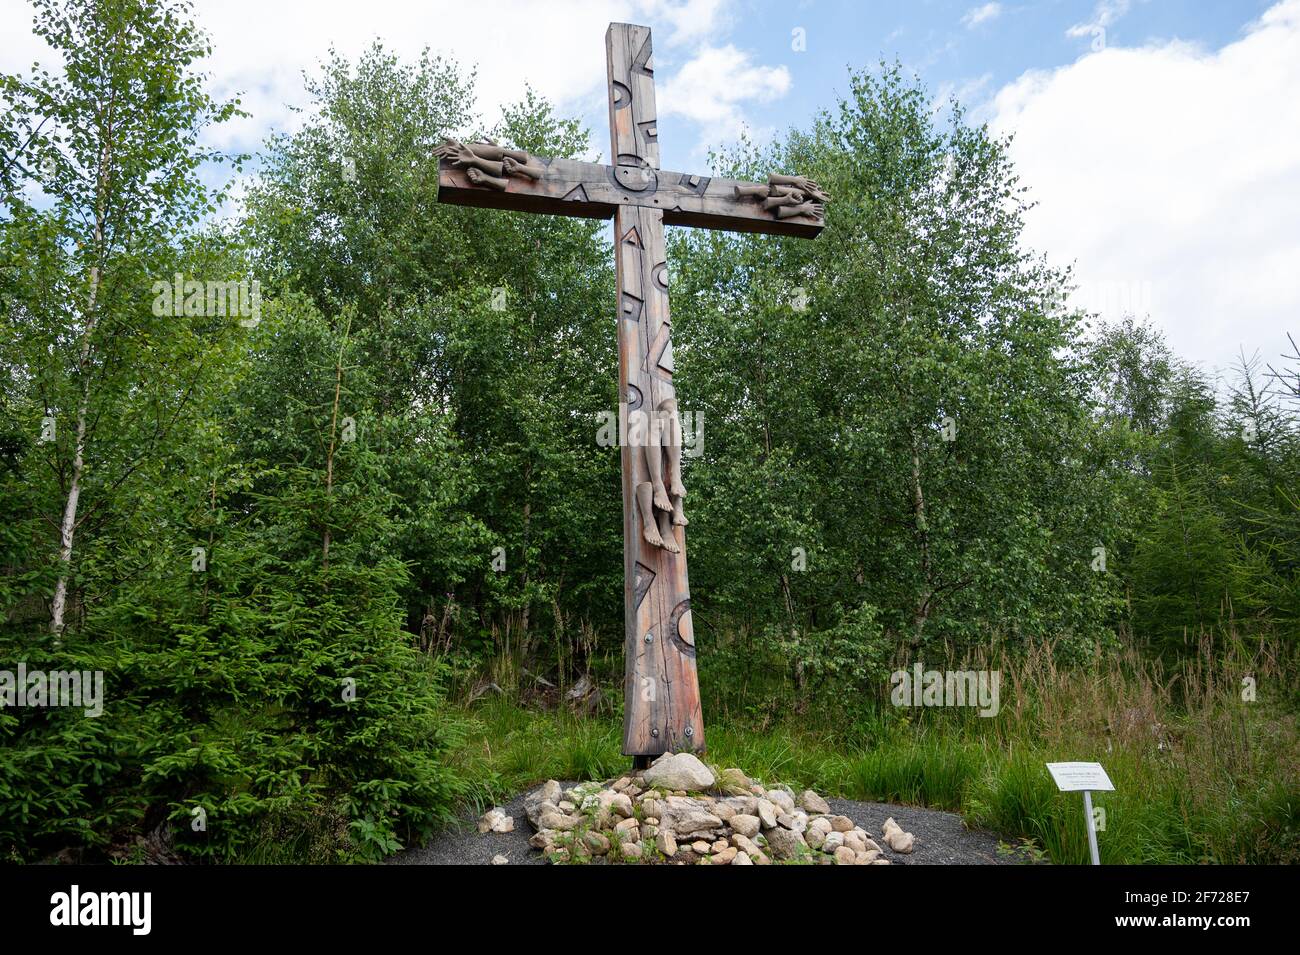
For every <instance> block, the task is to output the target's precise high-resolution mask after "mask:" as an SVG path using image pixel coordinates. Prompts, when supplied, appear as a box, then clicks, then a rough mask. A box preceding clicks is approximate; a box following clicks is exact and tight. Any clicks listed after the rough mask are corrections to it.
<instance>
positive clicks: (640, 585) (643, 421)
mask: <svg viewBox="0 0 1300 955" xmlns="http://www.w3.org/2000/svg"><path fill="white" fill-rule="evenodd" d="M605 51H606V57H607V63H608V69H609V128H610V136H611V140H612V149H611V153H612V155H613V159H614V161H613V164H612V165H601V164H599V163H586V162H576V161H573V160H568V159H546V158H543V157H536V156H531V155H529V154H527V153H524V152H522V151H518V150H510V149H503V148H502V147H499V146H496V145H495V144H492V143H471V144H468V145H466V144H463V143H459V142H455V141H450V140H449V141H448V143H447V144H446V145H445V146H443V147H442V148H440V149H439V155H440V157H442V161H441V163H440V166H439V171H438V199H439V201H440V202H450V203H456V204H459V205H467V206H483V207H486V208H490V209H513V210H522V211H526V212H544V213H551V214H554V215H566V216H584V217H588V218H599V219H609V218H613V220H614V245H615V255H616V259H617V263H616V264H617V273H618V365H619V371H618V382H619V395H620V408H619V412H620V414H619V420H620V444H621V445H622V464H623V574H624V583H623V601H624V641H625V651H626V658H625V680H624V690H623V692H624V709H623V752H624V753H625V754H626V755H629V756H634V757H636V760H637V763H638V765H645V763H646V762H647V761H648V759H649V757H651V756H655V755H658V754H659V753H663V752H669V751H671V752H679V751H681V750H696V751H703V749H704V718H703V715H702V713H701V708H700V690H699V682H698V679H697V677H696V669H695V630H694V626H693V624H692V621H691V598H690V586H689V583H688V581H687V575H686V532H685V517H684V512H683V507H682V501H681V498H682V497H683V496H684V494H685V491H684V489H683V488H681V487H680V479H679V478H677V479H676V481H675V482H674V478H675V477H676V475H677V474H679V473H680V472H679V471H677V470H675V469H676V468H679V462H680V453H681V447H680V435H681V427H680V422H679V419H678V417H677V414H676V391H675V389H674V387H673V357H672V355H673V352H672V341H671V332H672V325H671V322H670V320H669V314H668V269H667V261H666V255H665V252H664V225H665V224H668V225H688V226H699V227H701V228H705V229H728V230H731V231H736V232H763V233H768V234H772V235H791V236H801V237H804V238H813V237H815V236H816V235H817V234H818V233H819V232H821V230H822V226H823V224H824V223H823V218H822V216H823V206H822V203H823V202H825V200H826V196H825V195H824V194H823V193H822V192H821V190H820V189H819V188H818V187H817V185H816V183H811V182H808V181H807V180H805V179H803V178H802V177H799V176H776V175H774V176H770V177H769V178H768V182H767V183H763V184H760V183H749V182H737V181H736V180H734V179H720V178H717V177H710V176H693V175H689V174H685V173H676V172H664V171H662V170H660V168H659V129H658V120H657V116H656V113H655V88H654V66H653V65H652V64H653V60H652V47H651V45H650V28H649V27H643V26H634V25H632V24H629V23H611V24H610V26H609V30H608V31H607V32H606V34H605ZM674 442H676V455H675V457H674V454H673V451H672V445H673V443H674ZM661 468H662V471H661V470H660V469H661ZM678 492H680V493H678Z"/></svg>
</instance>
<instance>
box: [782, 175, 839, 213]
mask: <svg viewBox="0 0 1300 955" xmlns="http://www.w3.org/2000/svg"><path fill="white" fill-rule="evenodd" d="M791 178H792V180H793V181H792V183H791V184H792V185H793V186H794V187H795V188H796V189H800V190H802V191H803V192H805V193H807V194H808V195H810V196H812V197H813V198H814V199H817V200H819V201H821V202H829V201H830V198H831V197H830V196H828V195H827V194H826V193H824V192H822V187H821V186H819V185H817V183H815V182H813V181H812V180H811V179H808V178H807V177H805V176H793V177H791ZM818 215H820V213H818Z"/></svg>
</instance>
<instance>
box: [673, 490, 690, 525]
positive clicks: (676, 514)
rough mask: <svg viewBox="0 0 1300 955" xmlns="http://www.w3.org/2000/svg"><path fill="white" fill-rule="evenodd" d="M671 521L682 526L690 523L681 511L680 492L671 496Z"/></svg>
mask: <svg viewBox="0 0 1300 955" xmlns="http://www.w3.org/2000/svg"><path fill="white" fill-rule="evenodd" d="M673 523H674V524H678V525H680V526H682V527H685V526H686V525H687V524H689V523H690V521H688V520H687V519H686V515H685V513H683V511H682V495H680V494H678V495H676V496H674V497H673Z"/></svg>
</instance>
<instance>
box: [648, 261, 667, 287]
mask: <svg viewBox="0 0 1300 955" xmlns="http://www.w3.org/2000/svg"><path fill="white" fill-rule="evenodd" d="M650 281H652V282H654V284H655V285H656V286H657V287H658V288H659V289H661V290H662V291H665V292H667V291H668V263H667V262H660V263H659V264H658V265H656V266H655V267H654V270H653V271H652V272H651V273H650Z"/></svg>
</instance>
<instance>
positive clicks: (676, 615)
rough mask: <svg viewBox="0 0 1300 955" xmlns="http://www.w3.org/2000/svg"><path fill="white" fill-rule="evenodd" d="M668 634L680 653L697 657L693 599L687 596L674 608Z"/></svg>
mask: <svg viewBox="0 0 1300 955" xmlns="http://www.w3.org/2000/svg"><path fill="white" fill-rule="evenodd" d="M668 636H669V639H671V640H672V642H673V646H675V647H676V648H677V650H678V652H679V653H681V654H682V655H683V656H688V657H691V658H694V657H695V626H694V624H693V623H692V622H691V599H690V598H689V597H687V598H686V599H685V600H683V601H682V602H681V603H679V604H678V605H677V606H676V607H674V608H673V613H672V616H671V617H670V618H669V620H668Z"/></svg>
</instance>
